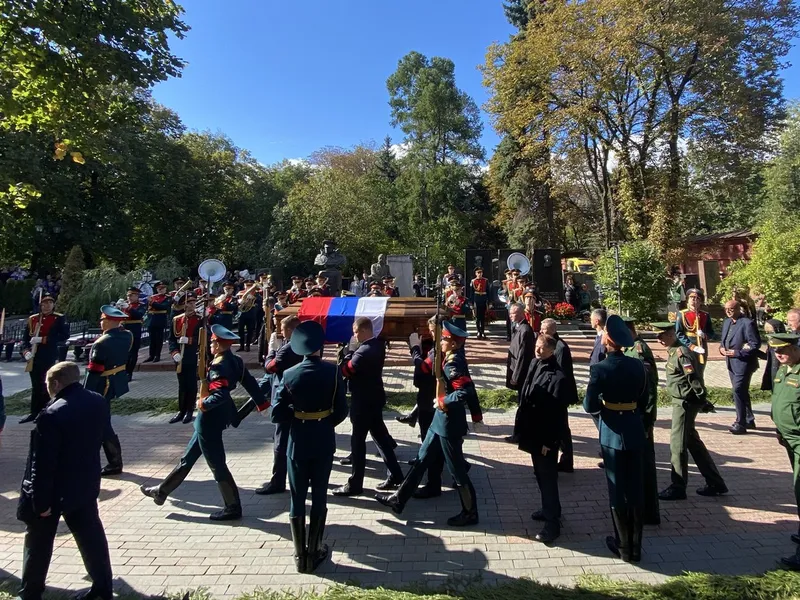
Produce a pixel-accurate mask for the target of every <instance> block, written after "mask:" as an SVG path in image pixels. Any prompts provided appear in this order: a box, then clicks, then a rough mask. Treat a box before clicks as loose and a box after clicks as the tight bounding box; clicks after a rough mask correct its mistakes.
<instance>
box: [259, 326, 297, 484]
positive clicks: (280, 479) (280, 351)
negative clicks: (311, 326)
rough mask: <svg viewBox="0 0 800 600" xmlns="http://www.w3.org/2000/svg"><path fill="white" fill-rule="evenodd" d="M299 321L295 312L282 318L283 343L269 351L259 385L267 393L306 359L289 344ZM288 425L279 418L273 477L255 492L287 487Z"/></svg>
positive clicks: (276, 427) (271, 392) (274, 437)
mask: <svg viewBox="0 0 800 600" xmlns="http://www.w3.org/2000/svg"><path fill="white" fill-rule="evenodd" d="M298 325H300V319H299V318H298V317H297V316H295V315H292V316H290V317H286V318H285V319H283V320H282V321H281V335H282V337H283V343H282V345H281V346H280V347H279V348H277V349H276V350H273V351H270V353H269V355H268V356H267V358H266V362H265V363H264V371H265V373H266V374H265V375H264V378H263V379H262V380H261V382H260V384H259V385H260V386H261V389H262V391H263V392H264V394H265V395H266V394H269V397H270V398H272V396H273V391H274V390H275V389H276V388H277V386H278V384H280V382H281V380H282V379H283V374H284V373H285V372H286V371H287V370H288V369H291V368H292V367H293V366H295V365H296V364H299V363H300V361H302V360H303V355H302V354H297V353H295V352H294V350H292V345H291V344H290V342H291V340H292V335H293V334H294V330H295V329H296V328H297V326H298ZM289 425H290V424H289V423H281V422H276V425H275V434H274V436H273V444H272V452H273V460H272V478H271V479H270V480H269V482H267V483H265V484H264V485H262V486H261V487H260V488H258V489H256V494H259V495H262V496H269V495H270V494H280V493H282V492H285V491H286V448H287V444H288V443H289Z"/></svg>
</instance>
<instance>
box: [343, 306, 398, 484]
mask: <svg viewBox="0 0 800 600" xmlns="http://www.w3.org/2000/svg"><path fill="white" fill-rule="evenodd" d="M353 335H354V336H355V338H356V339H357V340H358V343H359V346H358V348H357V349H356V350H355V351H354V352H352V353H349V354H347V355H346V356H345V357H344V359H343V361H342V375H344V376H345V377H346V378H347V379H349V381H350V395H351V402H350V422H351V423H352V424H353V432H352V434H351V435H350V453H351V460H352V463H353V473H352V475H350V478H349V479H348V480H347V483H346V484H345V485H343V486H342V487H339V488H337V489H335V490H334V492H333V495H334V496H357V495H358V494H360V493H361V492H362V491H363V490H364V471H365V469H366V466H367V443H366V442H367V434H368V433H369V434H370V435H372V439H373V440H375V444H376V445H377V446H378V451H379V452H380V454H381V457H383V462H384V463H386V467H387V469H388V470H389V476H388V477H387V478H386V481H384V482H383V483H380V484H378V486H377V489H379V490H390V489H394V488H396V487H397V486H399V485H400V484H401V483H402V482H403V471H402V470H401V469H400V465H399V464H398V462H397V457H396V456H395V455H394V440H393V439H392V436H391V435H389V430H388V429H386V423H384V422H383V407H384V405H385V404H386V391H385V390H384V388H383V363H384V361H385V360H386V342H384V341H383V340H380V339H378V338H376V337H375V335H374V333H373V330H372V321H370V320H369V318H367V317H359V318H358V319H356V321H355V323H353Z"/></svg>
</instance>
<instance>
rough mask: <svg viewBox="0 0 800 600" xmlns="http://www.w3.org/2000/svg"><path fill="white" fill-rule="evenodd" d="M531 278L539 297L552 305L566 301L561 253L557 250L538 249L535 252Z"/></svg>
mask: <svg viewBox="0 0 800 600" xmlns="http://www.w3.org/2000/svg"><path fill="white" fill-rule="evenodd" d="M531 271H532V273H531V276H532V277H533V281H534V282H536V288H537V289H538V291H539V295H540V296H541V297H542V298H543V299H544V300H545V301H547V302H550V303H551V304H554V305H555V304H557V303H559V302H562V301H563V300H564V281H563V279H562V274H561V252H560V251H559V250H557V249H556V248H537V249H536V250H534V251H533V264H532V265H531Z"/></svg>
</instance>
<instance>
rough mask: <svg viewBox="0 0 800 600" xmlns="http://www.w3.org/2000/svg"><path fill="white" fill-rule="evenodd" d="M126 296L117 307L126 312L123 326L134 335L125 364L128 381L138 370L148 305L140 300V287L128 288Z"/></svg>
mask: <svg viewBox="0 0 800 600" xmlns="http://www.w3.org/2000/svg"><path fill="white" fill-rule="evenodd" d="M125 298H126V300H125V302H124V303H123V305H122V306H118V307H117V308H119V309H120V310H121V311H122V312H124V313H125V320H124V321H123V322H122V326H123V327H124V328H125V329H126V330H127V331H129V332H130V334H131V335H132V336H133V344H131V349H130V352H129V353H128V361H127V362H126V364H125V371H126V373H127V375H128V381H131V380H132V379H133V372H134V371H135V370H136V363H137V362H138V361H139V349H140V348H141V346H142V324H143V323H144V314H145V311H146V310H147V307H146V306H145V305H144V304H141V303H140V302H139V288H136V287H130V288H128V292H127V294H126V296H125Z"/></svg>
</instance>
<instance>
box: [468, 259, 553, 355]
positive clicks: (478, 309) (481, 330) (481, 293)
mask: <svg viewBox="0 0 800 600" xmlns="http://www.w3.org/2000/svg"><path fill="white" fill-rule="evenodd" d="M469 289H470V295H471V296H472V304H473V306H475V328H476V329H477V330H478V339H484V340H485V339H486V307H487V304H488V299H489V296H488V293H489V280H488V279H486V278H485V277H484V276H483V269H482V268H481V267H478V268H477V269H475V279H473V280H472V281H470V282H469ZM537 331H538V330H537Z"/></svg>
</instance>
